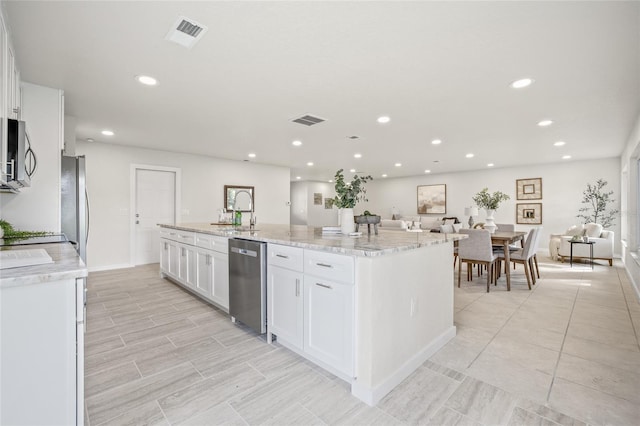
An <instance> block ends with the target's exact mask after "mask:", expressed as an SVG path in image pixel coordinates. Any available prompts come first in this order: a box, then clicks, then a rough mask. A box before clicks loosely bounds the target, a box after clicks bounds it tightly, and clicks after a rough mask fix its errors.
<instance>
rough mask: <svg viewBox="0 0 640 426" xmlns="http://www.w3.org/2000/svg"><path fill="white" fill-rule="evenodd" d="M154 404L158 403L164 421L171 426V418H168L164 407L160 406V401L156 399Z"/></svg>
mask: <svg viewBox="0 0 640 426" xmlns="http://www.w3.org/2000/svg"><path fill="white" fill-rule="evenodd" d="M154 402H155V403H156V406H157V407H158V408H159V409H160V412H161V413H162V417H164V419H165V420H166V421H167V423H168V424H169V425H171V422H170V421H169V418H168V417H167V413H165V412H164V410H163V409H162V406H161V405H160V401H158V400H157V399H156V400H154Z"/></svg>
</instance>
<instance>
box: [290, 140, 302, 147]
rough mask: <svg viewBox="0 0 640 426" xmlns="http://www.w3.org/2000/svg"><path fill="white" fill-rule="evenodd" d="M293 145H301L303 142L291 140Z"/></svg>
mask: <svg viewBox="0 0 640 426" xmlns="http://www.w3.org/2000/svg"><path fill="white" fill-rule="evenodd" d="M291 145H293V146H300V145H302V142H301V141H293V142H291Z"/></svg>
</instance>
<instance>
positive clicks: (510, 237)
mask: <svg viewBox="0 0 640 426" xmlns="http://www.w3.org/2000/svg"><path fill="white" fill-rule="evenodd" d="M525 235H527V233H526V232H521V231H495V232H494V233H493V234H491V244H492V245H502V247H503V249H504V263H505V265H507V267H506V268H505V275H506V276H507V291H511V272H510V271H511V267H510V264H511V258H510V254H509V245H511V244H513V243H515V242H516V241H524V236H525ZM521 244H522V243H521Z"/></svg>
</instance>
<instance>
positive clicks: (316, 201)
mask: <svg viewBox="0 0 640 426" xmlns="http://www.w3.org/2000/svg"><path fill="white" fill-rule="evenodd" d="M313 205H315V206H321V205H322V193H321V192H314V193H313Z"/></svg>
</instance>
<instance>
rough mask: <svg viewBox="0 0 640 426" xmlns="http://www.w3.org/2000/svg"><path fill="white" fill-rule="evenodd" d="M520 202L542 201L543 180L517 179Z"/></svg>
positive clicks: (517, 192)
mask: <svg viewBox="0 0 640 426" xmlns="http://www.w3.org/2000/svg"><path fill="white" fill-rule="evenodd" d="M516 194H517V199H518V200H542V178H531V179H516Z"/></svg>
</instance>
